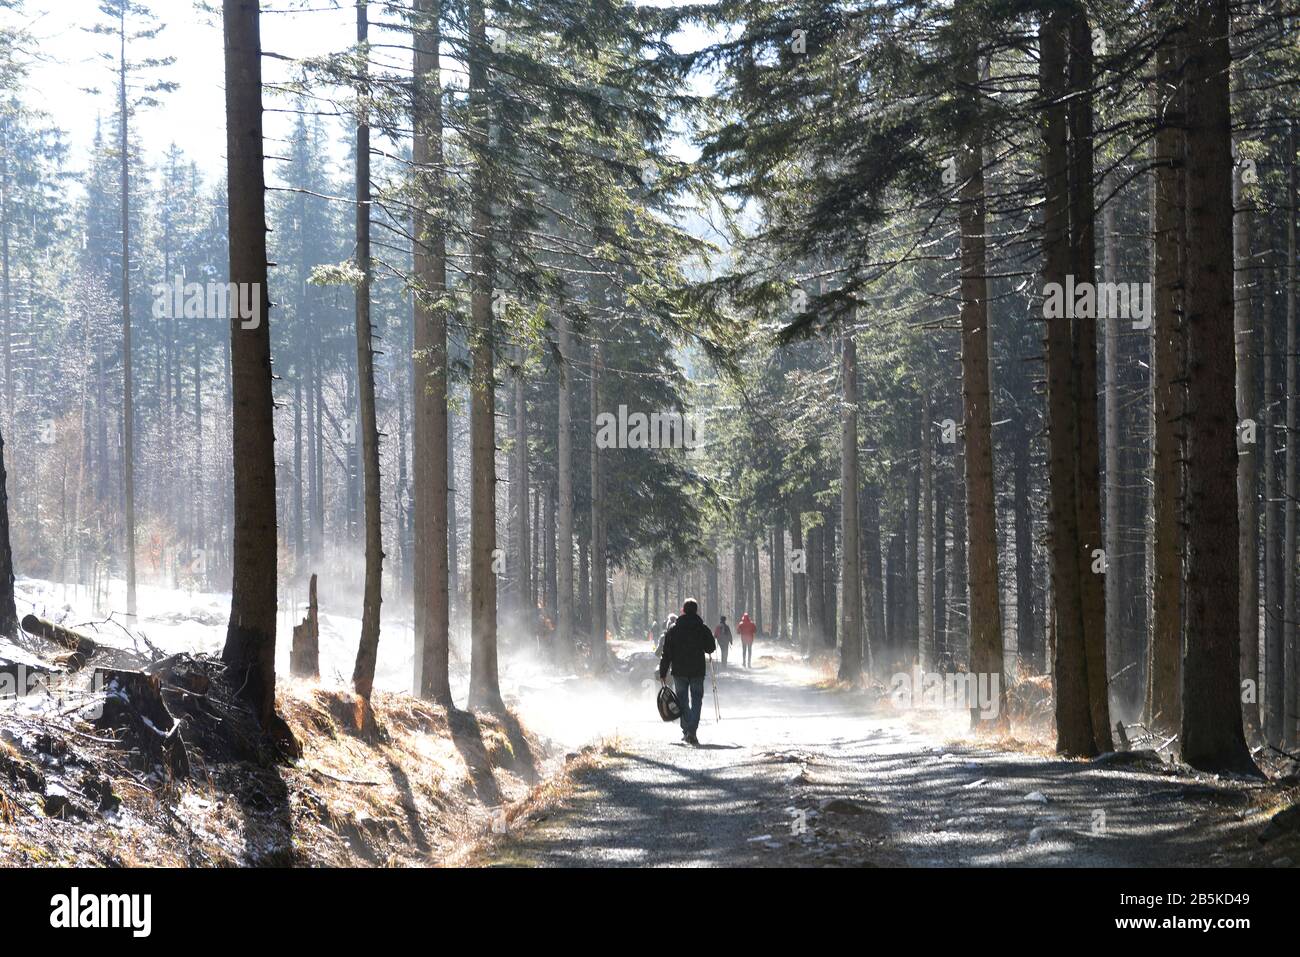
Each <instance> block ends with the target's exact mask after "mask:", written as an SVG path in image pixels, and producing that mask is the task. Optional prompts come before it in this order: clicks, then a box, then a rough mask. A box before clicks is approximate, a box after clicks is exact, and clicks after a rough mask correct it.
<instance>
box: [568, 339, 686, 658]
mask: <svg viewBox="0 0 1300 957" xmlns="http://www.w3.org/2000/svg"><path fill="white" fill-rule="evenodd" d="M601 362H602V359H601V351H600V344H599V343H596V342H593V343H592V344H591V667H592V670H594V671H596V672H598V673H599V672H602V671H604V670H605V666H606V664H607V661H606V650H605V608H606V603H605V599H606V595H605V590H606V589H605V584H606V579H605V576H606V575H607V574H608V568H609V566H608V562H607V561H606V557H605V482H604V475H603V474H602V469H601V457H600V454H599V453H600V450H599V448H597V445H596V418H597V416H598V415H599V414H600V410H601V395H600V389H601V381H600V380H601ZM681 597H682V596H681V595H678V596H677V600H679V601H680V600H681Z"/></svg>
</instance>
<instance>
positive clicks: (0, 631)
mask: <svg viewBox="0 0 1300 957" xmlns="http://www.w3.org/2000/svg"><path fill="white" fill-rule="evenodd" d="M4 451H5V442H4V436H3V435H0V635H4V636H6V637H8V638H12V637H14V636H15V635H17V634H18V607H17V605H16V604H15V603H14V553H13V548H12V546H11V545H10V542H9V486H8V476H7V474H6V472H5V458H4ZM78 489H80V486H78Z"/></svg>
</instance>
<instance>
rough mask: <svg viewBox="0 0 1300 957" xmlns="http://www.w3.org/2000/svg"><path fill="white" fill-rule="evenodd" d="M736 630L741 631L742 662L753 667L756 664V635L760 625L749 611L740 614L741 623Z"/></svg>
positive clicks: (748, 666)
mask: <svg viewBox="0 0 1300 957" xmlns="http://www.w3.org/2000/svg"><path fill="white" fill-rule="evenodd" d="M736 631H738V632H740V651H741V656H742V660H741V663H742V664H743V665H744V666H745V667H746V668H752V667H753V666H754V635H755V634H756V633H757V632H758V626H757V625H756V624H754V622H753V620H752V619H751V618H750V617H749V612H745V613H744V614H743V615H741V616H740V624H738V625H736Z"/></svg>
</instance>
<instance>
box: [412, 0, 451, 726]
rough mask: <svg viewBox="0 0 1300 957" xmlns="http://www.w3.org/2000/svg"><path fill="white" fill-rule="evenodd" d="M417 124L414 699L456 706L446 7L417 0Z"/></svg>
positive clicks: (433, 1)
mask: <svg viewBox="0 0 1300 957" xmlns="http://www.w3.org/2000/svg"><path fill="white" fill-rule="evenodd" d="M415 16H416V21H415V24H414V26H415V43H414V47H415V52H414V54H413V63H412V68H413V71H414V82H415V86H414V93H413V101H414V113H415V115H414V117H413V118H412V123H413V128H414V130H415V137H414V140H413V143H412V153H411V157H412V160H413V161H414V163H415V176H416V177H417V183H418V184H419V186H420V187H421V188H420V189H419V190H418V191H417V195H420V196H426V195H427V196H429V198H430V199H432V200H433V202H432V203H428V204H426V203H423V202H416V203H415V243H414V246H413V251H414V268H415V280H416V284H417V288H416V290H415V293H414V295H413V297H412V298H413V303H412V305H413V307H414V317H415V349H414V355H413V357H412V383H413V392H414V395H413V397H412V403H411V405H412V410H413V418H414V421H413V424H412V427H413V430H414V435H413V437H412V444H413V449H412V455H413V459H414V471H415V481H414V491H415V559H414V575H415V588H414V589H413V593H414V594H413V599H414V602H415V609H416V635H415V691H416V693H417V694H418V695H420V697H422V698H429V699H432V700H434V701H438V702H440V703H443V704H449V703H450V702H451V681H450V677H449V675H448V659H449V656H450V641H449V636H450V631H451V611H450V596H449V594H448V580H449V568H448V563H449V558H448V547H447V546H448V537H447V532H448V527H447V526H448V518H447V516H448V493H449V489H448V484H449V479H448V470H449V466H450V462H449V452H450V444H449V441H448V440H449V434H448V420H447V306H446V303H445V302H444V301H443V296H445V295H446V291H447V236H446V229H445V225H444V224H443V223H442V222H440V221H438V219H436V218H435V217H434V216H432V215H430V213H429V207H430V206H432V207H433V208H435V209H438V210H442V208H443V204H442V197H443V196H444V195H445V191H446V186H445V181H444V177H443V149H442V79H441V65H440V63H441V55H440V54H441V51H440V47H441V43H442V28H441V23H440V19H441V16H442V0H415Z"/></svg>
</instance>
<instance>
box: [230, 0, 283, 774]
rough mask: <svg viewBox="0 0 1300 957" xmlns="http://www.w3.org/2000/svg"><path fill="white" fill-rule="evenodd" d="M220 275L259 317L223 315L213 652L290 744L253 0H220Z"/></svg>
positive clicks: (263, 720)
mask: <svg viewBox="0 0 1300 957" xmlns="http://www.w3.org/2000/svg"><path fill="white" fill-rule="evenodd" d="M222 10H223V20H224V32H225V74H226V182H227V183H228V187H227V189H228V204H229V249H230V281H231V282H234V283H248V284H250V285H251V286H252V287H253V288H255V289H256V290H257V294H258V296H259V297H260V300H259V306H260V309H261V311H260V313H259V316H260V318H261V321H260V322H259V323H258V324H257V325H256V326H253V327H251V328H247V329H246V328H244V327H243V325H244V324H243V323H242V322H241V321H240V320H239V319H238V318H234V319H232V320H231V322H230V358H231V400H232V409H233V414H234V420H233V434H232V440H231V455H232V463H233V475H234V482H233V492H234V542H233V551H232V554H231V558H232V567H233V569H234V576H233V581H232V583H231V594H230V625H229V627H228V628H227V630H226V643H225V647H224V648H223V649H222V652H221V658H222V660H223V661H225V663H226V664H227V666H228V667H229V668H230V671H231V679H232V685H233V687H236V688H240V689H242V690H241V694H242V695H243V697H244V698H245V699H247V700H248V701H249V703H250V704H251V705H252V707H253V711H254V713H255V714H256V715H257V717H258V720H259V721H261V723H262V726H263V727H264V728H266V729H267V730H268V731H270V732H272V733H273V734H275V736H276V737H277V738H279V740H280V741H281V743H282V744H284V745H287V746H289V747H290V749H291V750H295V749H296V748H295V747H294V745H293V744H292V742H293V738H292V735H291V734H290V733H289V729H288V726H287V725H285V724H284V723H283V721H281V720H280V719H279V717H278V716H277V715H276V714H275V625H276V614H275V612H276V527H275V427H274V410H275V402H274V399H273V397H272V394H271V328H270V306H271V304H270V298H269V296H268V289H267V281H266V278H267V265H266V209H265V196H264V179H263V171H262V43H261V35H260V29H259V23H258V6H257V2H256V0H223V4H222Z"/></svg>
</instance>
